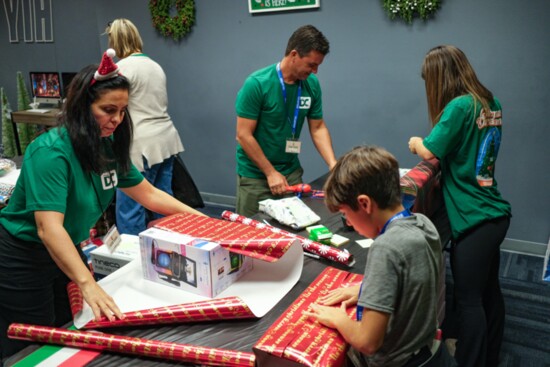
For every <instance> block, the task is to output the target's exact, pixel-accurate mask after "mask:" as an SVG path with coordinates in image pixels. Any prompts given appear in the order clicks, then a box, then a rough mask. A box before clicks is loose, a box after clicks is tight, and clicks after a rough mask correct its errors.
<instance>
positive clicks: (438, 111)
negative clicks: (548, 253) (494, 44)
mask: <svg viewBox="0 0 550 367" xmlns="http://www.w3.org/2000/svg"><path fill="white" fill-rule="evenodd" d="M422 77H423V78H424V81H425V84H426V95H427V99H428V111H429V115H430V119H431V121H432V125H433V129H432V131H431V133H430V135H429V136H428V137H426V138H425V139H422V138H419V137H412V138H411V139H410V141H409V149H410V150H411V152H412V153H414V154H418V155H419V156H420V157H421V158H423V159H431V158H433V157H434V156H435V157H437V158H438V159H439V160H440V162H441V172H442V185H443V195H444V199H445V205H446V207H447V213H448V215H449V221H450V223H451V229H452V237H453V246H452V249H451V269H452V272H453V278H454V290H455V292H454V296H455V302H456V304H457V306H458V318H459V320H458V337H457V339H458V340H457V348H456V354H455V358H456V360H457V362H458V364H459V366H461V367H470V366H476V367H479V366H497V365H498V357H499V352H500V346H501V344H502V335H503V331H504V300H503V297H502V293H501V290H500V283H499V277H498V272H499V266H500V244H501V243H502V241H503V240H504V237H505V235H506V232H507V230H508V226H509V224H510V217H511V208H510V204H509V203H508V202H507V201H506V200H504V199H503V198H502V196H501V195H500V192H499V190H498V187H497V182H496V179H495V176H494V174H495V164H496V159H497V155H498V151H499V147H500V141H501V134H502V112H501V106H500V103H499V101H498V100H497V99H496V98H495V97H494V96H493V94H492V93H491V91H489V90H488V89H487V88H486V87H485V86H483V84H481V82H480V81H479V80H478V78H477V76H476V73H475V72H474V70H473V68H472V66H471V65H470V63H469V61H468V59H467V58H466V55H465V54H464V53H463V52H462V51H461V50H459V49H458V48H456V47H454V46H438V47H435V48H433V49H432V50H430V51H429V52H428V54H427V55H426V57H425V59H424V63H423V65H422Z"/></svg>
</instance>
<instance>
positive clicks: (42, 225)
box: [34, 211, 123, 321]
mask: <svg viewBox="0 0 550 367" xmlns="http://www.w3.org/2000/svg"><path fill="white" fill-rule="evenodd" d="M64 218H65V215H64V214H63V213H60V212H55V211H36V212H35V213H34V219H35V221H36V226H37V229H38V236H39V237H40V239H41V240H42V242H43V243H44V245H45V246H46V249H47V250H48V252H49V253H50V256H51V257H52V259H53V260H54V261H55V263H56V264H57V266H58V267H59V268H60V269H61V271H63V273H65V275H67V277H68V278H69V279H71V280H72V281H74V282H75V283H76V284H77V285H78V287H79V288H80V290H81V291H82V295H83V297H84V300H85V301H86V303H88V305H89V306H90V307H91V309H92V311H93V313H94V316H95V319H96V320H99V319H100V318H101V314H103V315H105V316H106V317H107V318H108V319H109V320H111V321H112V320H114V316H113V315H116V317H118V318H123V315H122V312H120V310H119V308H118V306H117V305H116V304H115V302H114V300H113V298H112V297H111V296H109V295H108V294H107V293H106V292H105V291H104V290H103V289H102V288H101V287H100V286H99V285H98V284H97V283H96V281H95V280H94V278H93V276H92V273H91V272H90V270H89V269H88V268H87V267H86V265H85V264H84V263H83V262H82V259H81V258H80V255H79V254H78V251H77V250H76V247H75V245H74V244H73V242H72V240H71V237H70V236H69V234H68V233H67V231H66V230H65V228H64V227H63V220H64Z"/></svg>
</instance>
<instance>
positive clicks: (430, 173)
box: [399, 158, 442, 217]
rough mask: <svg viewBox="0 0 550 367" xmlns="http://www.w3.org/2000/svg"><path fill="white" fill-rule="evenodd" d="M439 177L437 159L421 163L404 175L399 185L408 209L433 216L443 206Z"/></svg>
mask: <svg viewBox="0 0 550 367" xmlns="http://www.w3.org/2000/svg"><path fill="white" fill-rule="evenodd" d="M439 177H440V168H439V160H438V159H437V158H433V159H430V160H424V161H421V162H420V163H418V164H417V165H416V166H414V167H413V168H412V169H411V170H409V171H408V172H407V173H406V174H405V175H403V176H402V177H401V179H400V182H399V184H400V186H401V192H402V194H403V204H404V205H405V206H406V207H407V209H411V210H412V211H413V212H415V213H423V214H425V215H427V216H428V217H429V216H431V215H432V214H433V212H434V211H435V210H436V209H437V206H438V205H440V204H441V199H442V197H441V191H440V185H439Z"/></svg>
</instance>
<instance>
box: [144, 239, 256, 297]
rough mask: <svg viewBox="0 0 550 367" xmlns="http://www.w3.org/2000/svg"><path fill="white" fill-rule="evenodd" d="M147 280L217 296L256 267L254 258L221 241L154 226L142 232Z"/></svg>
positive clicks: (145, 276) (200, 293)
mask: <svg viewBox="0 0 550 367" xmlns="http://www.w3.org/2000/svg"><path fill="white" fill-rule="evenodd" d="M139 240H140V248H141V266H142V271H143V277H144V278H145V279H148V280H151V281H154V282H157V283H161V284H165V285H168V286H171V287H174V288H178V289H181V290H184V291H188V292H191V293H195V294H198V295H201V296H205V297H210V298H213V297H216V296H217V295H218V294H220V293H221V292H222V291H224V290H225V289H226V288H227V287H229V286H230V285H231V284H232V283H234V282H235V281H236V280H237V279H238V278H240V277H241V276H242V275H243V274H245V273H247V272H249V271H250V270H252V267H253V261H252V258H249V257H246V256H243V255H240V254H235V253H232V252H229V251H228V250H226V249H225V248H223V247H221V246H220V245H219V244H218V243H215V242H209V241H206V240H202V239H197V238H194V237H192V236H189V235H185V234H181V233H176V232H169V231H165V230H162V229H158V228H150V229H148V230H146V231H143V232H141V233H140V234H139Z"/></svg>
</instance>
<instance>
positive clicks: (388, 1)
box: [384, 0, 441, 23]
mask: <svg viewBox="0 0 550 367" xmlns="http://www.w3.org/2000/svg"><path fill="white" fill-rule="evenodd" d="M440 5H441V0H384V9H385V10H386V12H387V13H388V16H389V17H390V19H395V18H396V17H399V18H402V19H403V20H405V21H407V23H412V20H413V18H414V17H420V18H422V19H423V20H426V19H428V18H429V17H430V16H432V15H433V14H434V13H435V12H436V11H437V9H439V7H440Z"/></svg>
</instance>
